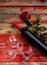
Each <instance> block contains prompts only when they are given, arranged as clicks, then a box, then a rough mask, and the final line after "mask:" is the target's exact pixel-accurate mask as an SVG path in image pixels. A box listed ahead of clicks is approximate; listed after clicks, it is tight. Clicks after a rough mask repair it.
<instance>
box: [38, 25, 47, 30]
mask: <svg viewBox="0 0 47 65" xmlns="http://www.w3.org/2000/svg"><path fill="white" fill-rule="evenodd" d="M39 30H40V31H46V30H47V29H46V27H43V26H42V27H40V28H39Z"/></svg>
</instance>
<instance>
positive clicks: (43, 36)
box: [40, 33, 47, 41]
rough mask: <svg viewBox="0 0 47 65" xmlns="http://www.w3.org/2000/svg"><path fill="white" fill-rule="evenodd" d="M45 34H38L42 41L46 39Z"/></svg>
mask: <svg viewBox="0 0 47 65" xmlns="http://www.w3.org/2000/svg"><path fill="white" fill-rule="evenodd" d="M45 36H47V33H42V34H40V37H41V40H42V41H46V38H45Z"/></svg>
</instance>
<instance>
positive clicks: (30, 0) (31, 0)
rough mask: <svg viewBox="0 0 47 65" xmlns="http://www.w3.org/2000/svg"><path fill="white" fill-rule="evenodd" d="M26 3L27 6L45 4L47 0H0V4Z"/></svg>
mask: <svg viewBox="0 0 47 65" xmlns="http://www.w3.org/2000/svg"><path fill="white" fill-rule="evenodd" d="M6 4H7V5H9V4H11V5H14V4H15V5H28V6H30V5H31V6H47V0H45V2H41V0H0V5H6Z"/></svg>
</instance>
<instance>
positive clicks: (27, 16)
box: [21, 11, 31, 19]
mask: <svg viewBox="0 0 47 65" xmlns="http://www.w3.org/2000/svg"><path fill="white" fill-rule="evenodd" d="M21 17H22V18H23V19H26V18H27V19H30V18H31V15H30V14H29V13H28V12H26V11H25V12H23V13H22V14H21Z"/></svg>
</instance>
